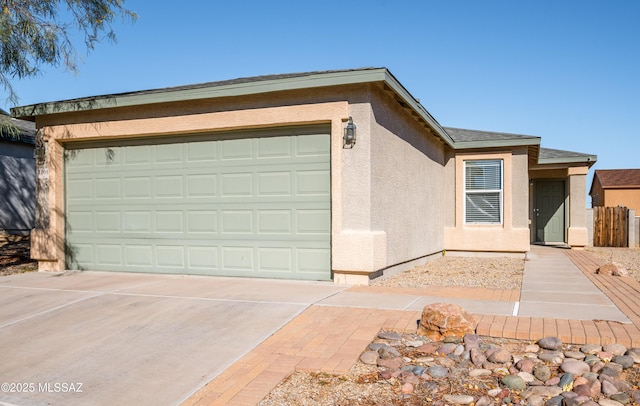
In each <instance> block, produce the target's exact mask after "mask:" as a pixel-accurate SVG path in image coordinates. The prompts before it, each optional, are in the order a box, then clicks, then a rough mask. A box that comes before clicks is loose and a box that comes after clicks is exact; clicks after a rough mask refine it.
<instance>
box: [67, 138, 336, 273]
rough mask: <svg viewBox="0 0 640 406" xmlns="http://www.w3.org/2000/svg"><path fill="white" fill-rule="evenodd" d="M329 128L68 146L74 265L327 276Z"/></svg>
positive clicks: (69, 261)
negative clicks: (160, 141)
mask: <svg viewBox="0 0 640 406" xmlns="http://www.w3.org/2000/svg"><path fill="white" fill-rule="evenodd" d="M323 130H324V131H318V130H317V129H307V130H305V131H301V130H296V131H295V132H293V133H292V130H289V131H286V132H283V131H284V130H283V131H279V132H277V133H276V134H277V135H274V133H273V132H271V133H268V134H257V133H252V134H240V135H239V134H230V135H227V136H226V137H222V138H221V137H218V138H210V139H206V140H205V139H203V138H192V139H190V141H189V142H180V143H177V142H164V143H160V144H154V145H126V146H123V145H122V144H120V146H113V147H106V146H105V147H103V146H95V145H94V146H92V145H90V144H89V145H84V146H83V147H82V148H78V149H67V150H66V151H65V187H66V190H65V195H66V215H67V221H66V223H67V229H66V237H67V266H68V267H69V268H70V269H87V270H104V271H127V272H158V273H184V274H203V275H227V276H249V277H268V278H290V279H311V280H327V279H330V278H331V260H330V255H331V249H330V236H331V235H330V230H331V207H330V204H331V200H330V197H331V196H330V173H329V172H330V170H329V168H330V162H329V158H330V148H329V147H330V137H329V135H328V133H327V131H326V128H323ZM282 134H286V135H282ZM183 140H184V138H183Z"/></svg>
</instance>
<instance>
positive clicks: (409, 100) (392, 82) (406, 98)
mask: <svg viewBox="0 0 640 406" xmlns="http://www.w3.org/2000/svg"><path fill="white" fill-rule="evenodd" d="M385 73H386V75H385V76H386V77H385V82H386V84H387V85H388V86H389V87H390V88H391V89H393V91H394V92H395V93H396V94H397V95H398V96H400V98H401V99H402V101H403V102H405V103H406V104H408V105H409V106H411V108H412V109H413V110H415V111H416V113H418V115H420V117H421V118H422V119H423V120H424V121H426V122H427V123H428V124H429V126H431V128H433V129H434V130H435V131H436V132H437V133H438V136H440V138H442V139H443V140H444V141H445V142H446V143H447V144H448V145H449V146H450V147H451V148H454V149H455V148H456V143H455V142H454V141H453V138H451V137H450V136H449V134H447V132H446V131H445V130H444V128H442V126H441V125H440V123H438V122H437V121H436V119H435V118H433V116H432V115H431V114H430V113H429V112H428V111H427V109H425V108H424V107H423V106H422V104H420V103H418V101H417V100H416V99H415V98H414V97H413V96H411V93H409V92H408V91H407V89H405V88H404V86H402V85H401V84H400V82H399V81H398V80H397V79H396V78H395V77H394V76H393V75H392V74H391V72H389V71H388V70H385Z"/></svg>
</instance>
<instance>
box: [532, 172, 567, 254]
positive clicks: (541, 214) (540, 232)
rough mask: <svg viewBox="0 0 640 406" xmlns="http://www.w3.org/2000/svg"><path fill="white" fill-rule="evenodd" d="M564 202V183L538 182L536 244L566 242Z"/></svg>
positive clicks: (557, 181) (553, 181)
mask: <svg viewBox="0 0 640 406" xmlns="http://www.w3.org/2000/svg"><path fill="white" fill-rule="evenodd" d="M564 201H565V185H564V181H562V180H549V181H537V182H536V207H535V210H534V211H535V224H536V242H541V243H563V242H565V237H564V235H565V232H564V231H565V221H564V217H565V214H564Z"/></svg>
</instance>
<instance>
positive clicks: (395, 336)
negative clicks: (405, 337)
mask: <svg viewBox="0 0 640 406" xmlns="http://www.w3.org/2000/svg"><path fill="white" fill-rule="evenodd" d="M378 338H381V339H383V340H388V341H400V340H401V339H402V335H400V333H396V332H393V331H381V332H380V333H378Z"/></svg>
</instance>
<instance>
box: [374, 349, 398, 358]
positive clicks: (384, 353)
mask: <svg viewBox="0 0 640 406" xmlns="http://www.w3.org/2000/svg"><path fill="white" fill-rule="evenodd" d="M378 355H379V356H380V358H382V359H389V358H396V357H399V356H400V352H399V351H398V350H397V349H395V348H393V347H382V348H380V349H379V350H378Z"/></svg>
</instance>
